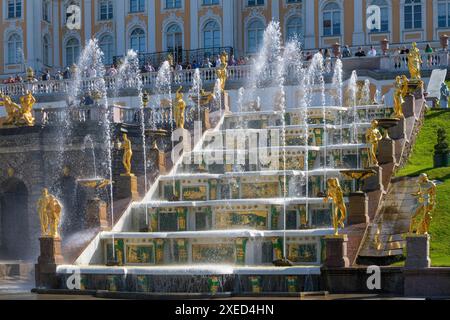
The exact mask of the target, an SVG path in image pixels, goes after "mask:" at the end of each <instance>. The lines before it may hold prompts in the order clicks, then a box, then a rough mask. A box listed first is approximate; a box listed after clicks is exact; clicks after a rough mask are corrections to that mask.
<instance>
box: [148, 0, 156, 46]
mask: <svg viewBox="0 0 450 320" xmlns="http://www.w3.org/2000/svg"><path fill="white" fill-rule="evenodd" d="M147 5H148V8H147V16H148V23H147V28H148V31H147V33H148V52H156V12H155V10H156V7H155V5H156V4H155V0H149V1H148V3H147Z"/></svg>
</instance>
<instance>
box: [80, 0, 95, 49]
mask: <svg viewBox="0 0 450 320" xmlns="http://www.w3.org/2000/svg"><path fill="white" fill-rule="evenodd" d="M83 9H84V21H83V22H82V23H83V27H84V38H85V39H86V41H88V40H89V39H91V36H92V17H93V16H94V17H95V13H94V12H92V0H85V1H84V2H83Z"/></svg>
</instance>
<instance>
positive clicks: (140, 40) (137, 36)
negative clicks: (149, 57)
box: [130, 28, 146, 52]
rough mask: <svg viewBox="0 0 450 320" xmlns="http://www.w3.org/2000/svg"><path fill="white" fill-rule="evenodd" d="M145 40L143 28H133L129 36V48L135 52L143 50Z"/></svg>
mask: <svg viewBox="0 0 450 320" xmlns="http://www.w3.org/2000/svg"><path fill="white" fill-rule="evenodd" d="M145 40H146V39H145V32H144V30H142V29H141V28H136V29H134V30H133V32H131V36H130V48H131V49H133V50H134V51H136V52H145Z"/></svg>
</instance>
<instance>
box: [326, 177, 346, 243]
mask: <svg viewBox="0 0 450 320" xmlns="http://www.w3.org/2000/svg"><path fill="white" fill-rule="evenodd" d="M330 199H331V200H332V201H333V204H334V209H333V228H334V235H336V236H337V235H338V229H339V226H340V227H341V228H344V221H345V218H346V216H347V207H346V206H345V202H344V192H343V191H342V188H341V185H340V184H339V180H338V178H330V179H328V181H327V196H326V197H325V198H324V199H323V201H324V202H325V203H327V202H328V201H329V200H330ZM339 213H340V216H339Z"/></svg>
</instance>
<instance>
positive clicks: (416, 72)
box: [408, 42, 422, 81]
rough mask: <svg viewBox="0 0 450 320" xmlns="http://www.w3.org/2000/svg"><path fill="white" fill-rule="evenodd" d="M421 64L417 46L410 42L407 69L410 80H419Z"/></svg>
mask: <svg viewBox="0 0 450 320" xmlns="http://www.w3.org/2000/svg"><path fill="white" fill-rule="evenodd" d="M421 66H422V57H421V55H420V51H419V48H417V44H416V43H415V42H413V43H412V48H411V50H410V51H409V54H408V69H409V73H410V74H411V80H413V81H417V80H420V78H421V75H420V69H421Z"/></svg>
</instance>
